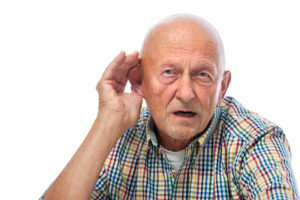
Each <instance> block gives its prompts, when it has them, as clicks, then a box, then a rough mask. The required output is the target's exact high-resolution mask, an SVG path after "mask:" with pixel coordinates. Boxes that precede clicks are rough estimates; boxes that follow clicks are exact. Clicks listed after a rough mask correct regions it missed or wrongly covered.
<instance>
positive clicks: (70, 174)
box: [45, 52, 142, 200]
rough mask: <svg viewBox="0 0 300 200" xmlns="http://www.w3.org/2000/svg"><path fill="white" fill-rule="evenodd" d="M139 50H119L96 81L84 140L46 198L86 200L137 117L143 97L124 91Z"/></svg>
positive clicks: (47, 192) (135, 65) (136, 64)
mask: <svg viewBox="0 0 300 200" xmlns="http://www.w3.org/2000/svg"><path fill="white" fill-rule="evenodd" d="M138 56H139V55H138V52H134V53H132V54H130V55H128V56H126V55H125V53H124V52H121V53H120V54H119V55H118V56H117V57H116V58H115V59H114V60H113V61H112V62H111V63H110V65H109V66H108V67H107V68H106V70H105V71H104V73H103V76H102V78H101V80H100V81H99V82H98V84H97V91H98V93H99V110H98V115H97V118H96V120H95V122H94V124H93V125H92V127H91V129H90V131H89V133H88V134H87V136H86V138H85V139H84V141H83V143H82V144H81V146H80V147H79V149H78V150H77V151H76V153H75V154H74V156H73V157H72V159H71V160H70V161H69V163H68V164H67V166H66V167H65V168H64V169H63V171H62V172H61V173H60V175H59V176H58V177H57V178H56V180H55V181H54V182H53V183H52V184H51V186H50V187H49V188H48V190H47V191H46V194H45V199H55V200H58V199H64V200H66V199H77V200H79V199H88V198H89V197H90V195H91V193H92V191H93V188H94V186H95V184H96V181H97V178H98V176H99V173H100V171H101V169H102V167H103V165H104V162H105V160H106V158H107V156H108V154H109V152H110V151H111V149H112V148H113V146H114V145H115V143H116V142H117V140H118V139H119V138H120V137H121V136H122V134H123V133H124V132H125V131H126V130H127V129H129V128H130V127H132V126H134V125H135V123H136V122H137V120H138V117H139V112H140V109H141V104H142V98H141V96H139V95H138V94H137V93H136V92H134V91H133V92H131V93H124V89H125V85H126V83H127V81H128V74H129V72H130V71H131V70H132V69H134V68H136V67H137V66H138V63H139V59H138Z"/></svg>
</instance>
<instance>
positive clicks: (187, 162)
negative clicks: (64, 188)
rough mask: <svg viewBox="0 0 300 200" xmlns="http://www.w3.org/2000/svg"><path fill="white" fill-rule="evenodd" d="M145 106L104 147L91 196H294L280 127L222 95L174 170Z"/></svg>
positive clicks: (287, 152) (287, 156) (287, 197)
mask: <svg viewBox="0 0 300 200" xmlns="http://www.w3.org/2000/svg"><path fill="white" fill-rule="evenodd" d="M151 119H152V118H151V116H150V115H149V111H148V109H147V108H145V109H143V110H142V112H141V116H140V120H139V121H138V123H137V125H136V126H134V127H133V128H131V129H129V130H128V131H127V132H126V133H125V134H124V135H123V136H122V137H121V138H120V140H119V141H118V143H117V144H116V146H115V147H114V148H113V149H112V151H111V152H110V155H109V157H108V158H107V160H106V163H105V166H104V168H103V170H102V172H101V174H100V176H99V179H98V181H97V183H96V186H95V189H94V191H93V193H92V196H91V199H222V200H223V199H280V200H282V199H298V198H299V196H298V193H297V187H296V184H295V178H294V175H293V172H292V169H291V165H290V158H291V155H290V149H289V145H288V142H287V140H286V138H285V135H284V134H283V132H282V130H281V129H280V128H279V127H278V126H276V125H274V124H272V123H271V122H269V121H267V120H266V119H264V118H262V117H260V116H258V115H257V114H255V113H253V112H250V111H249V110H246V109H245V108H244V107H242V106H241V105H240V104H239V103H238V102H237V101H236V100H235V99H233V98H231V97H226V98H224V99H223V101H222V103H221V105H220V106H219V107H218V108H217V109H216V111H215V113H214V116H213V118H212V120H211V122H210V124H209V126H208V128H207V129H206V131H204V132H203V133H202V134H201V136H200V137H199V138H197V139H196V140H194V141H193V142H191V143H190V144H189V145H188V146H187V147H186V149H185V158H184V162H183V164H182V165H181V167H180V169H179V171H178V172H176V171H175V170H174V169H173V168H172V167H171V166H170V165H169V163H168V161H167V159H166V156H165V154H164V151H163V149H162V147H161V146H160V144H159V143H158V141H157V139H156V136H155V134H154V133H153V132H152V131H151V129H152V128H151Z"/></svg>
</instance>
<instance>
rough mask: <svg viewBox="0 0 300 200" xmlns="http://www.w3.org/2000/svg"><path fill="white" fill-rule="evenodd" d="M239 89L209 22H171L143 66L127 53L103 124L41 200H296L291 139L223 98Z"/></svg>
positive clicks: (119, 61) (150, 44) (150, 45)
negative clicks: (231, 88) (231, 85)
mask: <svg viewBox="0 0 300 200" xmlns="http://www.w3.org/2000/svg"><path fill="white" fill-rule="evenodd" d="M230 79H231V73H230V72H229V71H226V70H225V59H224V50H223V45H222V42H221V39H220V37H219V35H218V33H217V32H216V30H215V29H214V28H213V27H212V26H211V25H210V24H209V23H208V22H206V21H205V20H203V19H200V18H198V17H196V16H191V15H175V16H171V17H168V18H167V19H165V20H163V21H162V22H161V23H159V24H157V25H156V26H154V27H153V28H152V29H151V30H150V31H149V33H148V35H147V36H146V39H145V41H144V45H143V48H142V50H141V54H140V58H139V53H138V52H134V53H132V54H129V55H127V56H126V55H125V53H124V52H121V53H120V54H119V55H118V56H117V57H116V58H115V59H114V60H113V61H112V62H111V64H110V65H109V66H108V67H107V69H106V70H105V72H104V73H103V76H102V78H101V80H100V81H99V83H98V85H97V90H98V92H99V112H98V116H97V118H96V120H95V122H94V124H93V126H92V128H91V130H90V132H89V133H88V135H87V136H86V138H85V140H84V141H83V143H82V145H81V146H80V147H79V149H78V150H77V152H76V153H75V155H74V156H73V158H72V159H71V161H70V162H69V163H68V165H67V166H66V167H65V169H64V170H63V171H62V172H61V174H60V175H59V176H58V178H57V179H56V180H55V181H54V183H53V184H52V185H51V186H50V187H49V189H48V190H47V192H46V193H45V197H42V198H45V199H88V198H91V199H297V198H298V193H297V188H296V185H295V179H294V176H293V173H292V169H291V165H290V152H289V146H288V143H287V140H286V138H285V136H284V134H283V132H282V130H281V129H280V128H279V127H278V126H276V125H274V124H272V123H271V122H269V121H267V120H266V119H264V118H262V117H260V116H258V115H257V114H255V113H253V112H251V111H249V110H247V109H245V108H244V107H242V105H241V104H240V103H238V102H237V101H236V100H235V99H234V98H230V97H225V98H224V96H225V93H226V90H227V88H228V86H229V83H230ZM128 80H129V81H130V82H131V86H132V90H133V91H132V92H131V93H124V88H125V85H126V83H127V82H128ZM142 98H144V99H145V100H146V102H147V106H148V108H144V109H142V111H141V105H142ZM140 111H141V112H140Z"/></svg>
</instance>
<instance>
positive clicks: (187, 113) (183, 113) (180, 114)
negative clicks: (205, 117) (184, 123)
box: [174, 111, 196, 117]
mask: <svg viewBox="0 0 300 200" xmlns="http://www.w3.org/2000/svg"><path fill="white" fill-rule="evenodd" d="M174 114H175V115H178V116H182V117H193V116H195V115H196V113H194V112H189V111H187V112H186V111H177V112H175V113H174Z"/></svg>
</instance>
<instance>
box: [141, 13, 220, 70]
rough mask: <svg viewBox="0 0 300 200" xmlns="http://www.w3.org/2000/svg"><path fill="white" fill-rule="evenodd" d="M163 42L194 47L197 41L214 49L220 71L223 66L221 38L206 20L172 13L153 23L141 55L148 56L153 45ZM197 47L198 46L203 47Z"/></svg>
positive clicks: (197, 43)
mask: <svg viewBox="0 0 300 200" xmlns="http://www.w3.org/2000/svg"><path fill="white" fill-rule="evenodd" d="M164 42H171V43H172V42H173V43H174V44H175V43H182V47H183V48H185V47H186V46H190V47H195V48H196V49H197V45H199V42H200V43H201V44H203V45H205V47H204V46H203V47H204V48H207V49H208V50H214V51H215V54H216V62H217V65H218V67H219V68H220V69H221V71H224V68H225V56H224V47H223V44H222V40H221V38H220V36H219V34H218V32H217V31H216V29H215V28H214V27H213V26H212V25H211V24H210V23H208V22H207V21H206V20H204V19H202V18H200V17H198V16H195V15H189V14H179V15H172V16H169V17H167V18H165V19H163V20H162V21H161V22H159V23H158V24H156V25H154V26H153V27H152V28H151V29H150V30H149V31H148V33H147V35H146V37H145V40H144V43H143V46H142V50H141V57H144V56H148V53H151V51H152V50H153V49H155V48H154V47H155V46H157V45H164ZM203 47H200V46H199V47H198V48H203Z"/></svg>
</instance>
